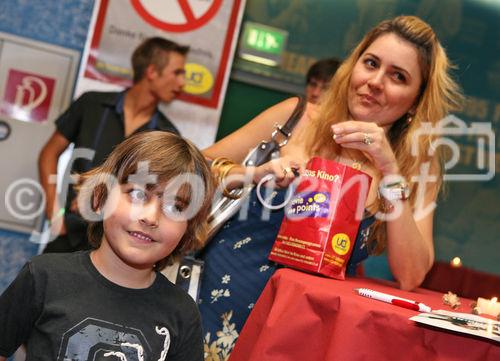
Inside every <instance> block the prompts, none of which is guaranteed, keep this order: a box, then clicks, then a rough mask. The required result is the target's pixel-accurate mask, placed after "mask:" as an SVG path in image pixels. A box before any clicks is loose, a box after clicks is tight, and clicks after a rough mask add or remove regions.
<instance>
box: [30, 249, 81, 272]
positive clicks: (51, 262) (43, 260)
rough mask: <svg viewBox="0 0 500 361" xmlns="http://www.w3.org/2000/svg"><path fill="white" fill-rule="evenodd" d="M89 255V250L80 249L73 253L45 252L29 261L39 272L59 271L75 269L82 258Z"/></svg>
mask: <svg viewBox="0 0 500 361" xmlns="http://www.w3.org/2000/svg"><path fill="white" fill-rule="evenodd" d="M85 256H88V252H86V251H80V252H73V253H44V254H41V255H38V256H34V257H33V258H31V259H30V260H29V262H28V264H29V265H30V268H32V269H34V270H36V271H37V272H51V273H52V272H57V271H67V270H68V269H75V267H76V266H77V265H78V264H81V260H82V259H83V258H84V257H85Z"/></svg>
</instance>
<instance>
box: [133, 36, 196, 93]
mask: <svg viewBox="0 0 500 361" xmlns="http://www.w3.org/2000/svg"><path fill="white" fill-rule="evenodd" d="M188 51H189V46H185V45H179V44H177V43H175V42H173V41H171V40H168V39H165V38H161V37H158V36H156V37H152V38H147V39H146V40H144V41H143V42H142V43H141V44H140V45H139V46H138V47H137V48H136V49H135V50H134V52H133V54H132V59H131V61H132V70H133V72H134V77H133V82H134V84H135V83H137V82H138V81H139V80H141V79H142V78H143V77H144V73H145V72H146V69H147V67H148V66H149V65H151V64H152V65H154V66H155V68H156V70H157V71H158V72H161V71H162V70H163V68H164V67H165V65H167V64H168V60H169V54H170V53H171V52H174V53H178V54H180V55H184V56H185V55H186V54H187V53H188Z"/></svg>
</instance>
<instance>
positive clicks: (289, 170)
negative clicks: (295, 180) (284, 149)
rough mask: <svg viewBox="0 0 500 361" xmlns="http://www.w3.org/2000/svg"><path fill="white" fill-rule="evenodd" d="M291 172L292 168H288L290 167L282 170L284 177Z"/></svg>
mask: <svg viewBox="0 0 500 361" xmlns="http://www.w3.org/2000/svg"><path fill="white" fill-rule="evenodd" d="M291 171H292V168H290V167H285V168H283V174H285V177H286V175H287V174H288V173H290V172H291Z"/></svg>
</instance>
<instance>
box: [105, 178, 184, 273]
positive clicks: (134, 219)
mask: <svg viewBox="0 0 500 361" xmlns="http://www.w3.org/2000/svg"><path fill="white" fill-rule="evenodd" d="M163 191H164V189H163V187H160V186H157V187H156V188H153V189H150V190H147V189H145V188H143V187H140V186H137V185H136V184H133V183H128V184H123V185H118V186H116V187H115V188H114V189H113V191H112V192H111V194H110V197H109V202H107V203H106V206H105V207H104V209H103V212H104V221H103V226H104V239H103V242H107V244H108V245H109V247H101V248H103V249H109V250H110V253H111V254H110V256H111V257H115V256H116V257H117V258H118V259H119V260H120V261H122V262H123V263H125V264H127V265H128V266H131V267H134V268H141V269H144V268H151V267H153V266H154V264H155V263H157V262H158V261H159V260H162V259H164V258H165V257H167V256H168V255H169V254H170V253H172V251H173V250H174V249H175V248H176V247H177V245H178V244H179V241H180V240H181V238H182V236H183V235H184V233H185V232H186V229H187V224H188V223H187V220H184V219H180V220H179V219H177V220H174V219H172V218H175V215H179V212H180V211H182V209H183V208H184V207H185V205H184V203H183V202H182V201H180V200H172V201H169V200H168V199H164V193H163Z"/></svg>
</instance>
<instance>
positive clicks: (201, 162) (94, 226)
mask: <svg viewBox="0 0 500 361" xmlns="http://www.w3.org/2000/svg"><path fill="white" fill-rule="evenodd" d="M140 162H146V163H144V164H147V167H148V169H147V170H148V172H147V174H148V175H149V176H151V175H153V176H156V177H157V178H156V181H155V182H154V184H148V185H147V186H146V188H148V189H149V188H151V187H154V186H156V185H158V184H168V182H169V181H170V180H172V179H173V178H175V177H176V176H179V175H183V176H186V177H187V178H186V179H187V180H188V181H189V180H190V179H193V178H195V177H196V176H198V177H199V178H201V180H202V182H203V184H204V189H192V187H190V186H188V185H187V184H184V185H182V186H181V187H180V188H179V192H178V195H179V194H180V195H181V197H182V198H187V201H188V202H195V204H200V207H199V210H198V211H197V212H196V213H195V214H194V215H193V217H191V218H190V219H188V224H187V229H186V232H185V234H184V235H183V237H182V238H181V240H180V242H179V244H178V245H177V247H176V248H175V249H174V250H173V251H172V253H171V254H170V255H169V256H168V257H166V258H165V259H163V260H160V261H158V262H157V264H156V268H157V269H158V270H161V269H162V268H163V267H165V266H166V265H168V264H171V263H172V262H173V261H174V260H175V259H176V258H177V257H178V256H180V255H183V254H185V253H187V252H190V251H193V250H196V249H199V248H200V247H201V246H202V244H203V241H204V239H205V237H206V230H207V217H208V213H209V211H210V207H211V201H212V195H213V190H214V182H213V178H212V174H211V172H210V168H209V167H208V165H207V163H206V160H205V158H204V157H203V155H202V154H201V152H200V151H199V150H198V149H197V148H196V147H195V146H194V145H193V144H192V143H191V142H190V141H188V140H186V139H184V138H182V137H180V136H178V135H175V134H173V133H169V132H163V131H146V132H141V133H138V134H136V135H133V136H131V137H130V138H128V139H126V140H125V141H123V142H122V143H120V144H119V145H118V146H117V147H116V148H115V149H114V150H113V152H112V153H111V154H110V155H109V157H108V158H107V159H106V161H105V162H104V163H103V164H102V165H100V166H99V167H96V168H94V169H92V170H90V171H88V172H86V173H84V174H82V175H81V178H80V180H79V186H78V187H77V190H78V192H79V198H80V199H85V200H91V202H92V205H91V206H90V207H91V209H92V210H93V211H96V210H101V209H102V208H103V207H104V204H105V202H106V200H107V199H108V195H109V194H108V188H107V185H106V184H107V183H106V182H108V186H109V180H110V179H115V180H116V181H117V182H118V183H119V184H126V183H127V182H129V181H130V180H129V176H130V175H136V174H140V173H141V172H140V170H139V168H140V164H139V163H140ZM110 176H111V177H110ZM190 184H194V183H193V182H190ZM80 199H79V203H80ZM82 213H83V212H82ZM84 216H85V215H84ZM103 235H104V229H103V221H102V220H98V221H91V222H90V224H89V228H88V237H89V243H90V244H91V245H92V246H93V247H95V248H98V247H99V246H100V244H101V240H102V237H103Z"/></svg>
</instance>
